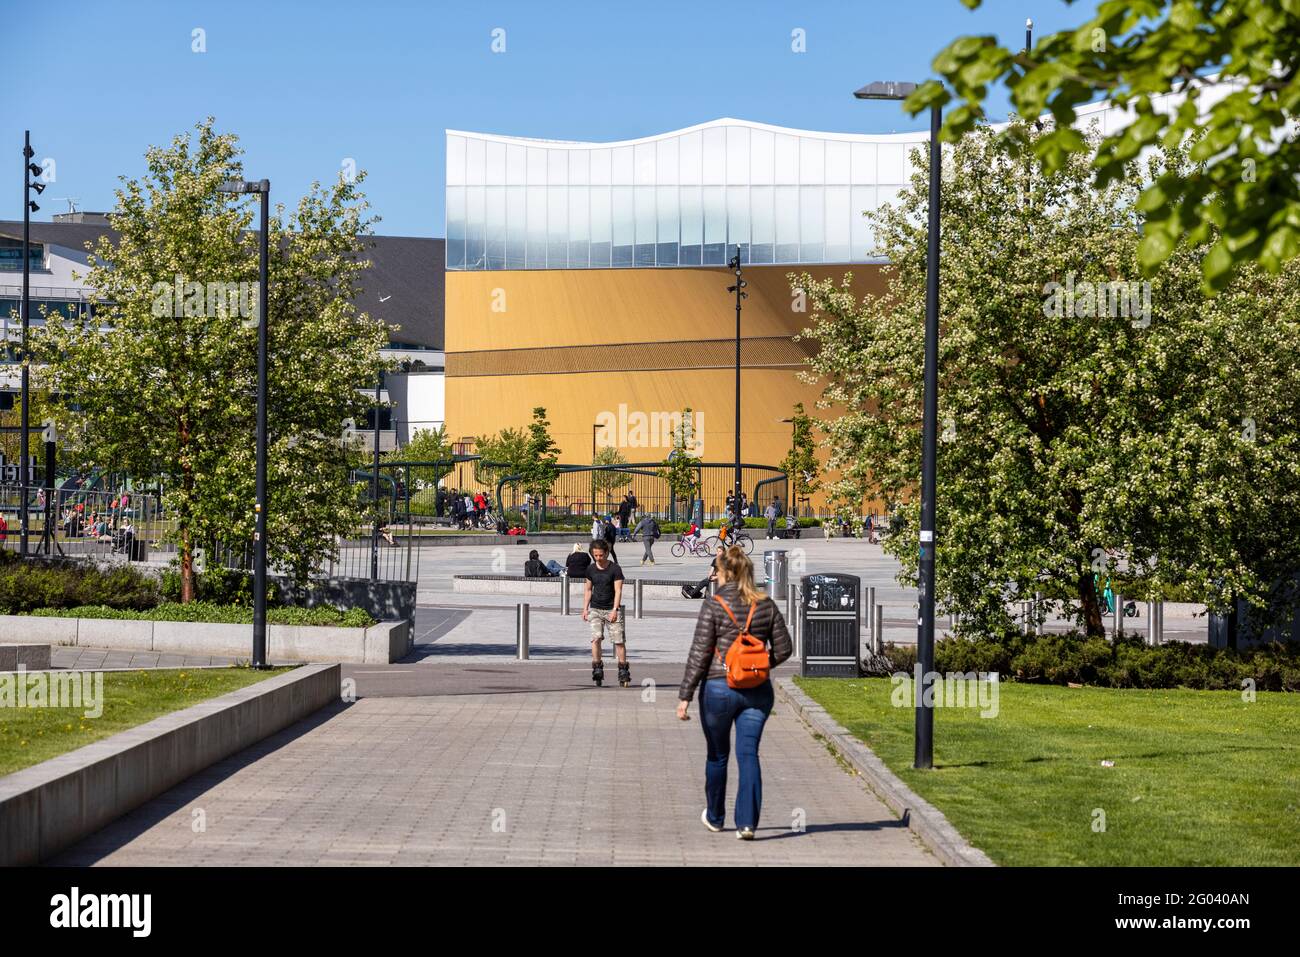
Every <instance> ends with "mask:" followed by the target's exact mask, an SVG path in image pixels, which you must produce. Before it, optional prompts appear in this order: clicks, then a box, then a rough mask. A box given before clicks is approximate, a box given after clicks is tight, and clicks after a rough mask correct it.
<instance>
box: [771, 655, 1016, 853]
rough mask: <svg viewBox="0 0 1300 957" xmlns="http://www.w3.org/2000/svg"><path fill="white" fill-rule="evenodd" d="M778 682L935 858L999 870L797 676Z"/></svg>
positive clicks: (812, 725) (782, 691)
mask: <svg viewBox="0 0 1300 957" xmlns="http://www.w3.org/2000/svg"><path fill="white" fill-rule="evenodd" d="M775 684H776V687H777V691H778V693H779V694H780V696H781V698H782V699H783V700H784V701H785V702H786V703H787V704H789V705H790V706H791V707H792V708H794V710H795V713H796V714H798V715H799V718H800V720H802V721H803V723H804V724H805V725H807V726H808V728H809V730H811V731H813V732H814V733H816V734H820V735H821V736H822V737H824V738H826V740H827V741H829V742H830V743H831V744H832V745H834V747H835V749H836V750H837V751H838V752H839V753H840V754H841V755H842V756H843V757H844V760H846V761H847V762H848V763H849V764H850V765H852V767H853V769H854V770H855V771H857V772H858V773H859V774H861V775H862V777H863V780H865V781H866V782H867V786H868V787H870V788H871V790H872V791H874V792H875V793H876V796H877V797H879V798H880V799H881V800H882V801H884V802H885V803H886V804H887V805H889V807H890V809H891V810H892V811H893V812H894V813H895V814H897V815H898V816H899V817H900V818H901V819H902V820H903V822H904V823H905V824H906V825H907V826H908V827H909V828H910V829H911V830H912V831H913V832H914V833H915V834H916V836H917V837H919V838H920V839H921V843H923V844H924V845H925V846H926V847H928V848H929V849H930V851H931V852H933V853H934V856H935V857H937V858H939V860H941V861H943V863H944V864H945V865H947V866H948V867H996V866H997V865H996V864H994V863H993V861H992V859H991V858H990V857H989V856H988V855H987V854H985V853H984V852H983V851H981V850H980V849H979V848H977V847H974V846H973V845H972V844H971V843H970V842H969V841H967V840H966V838H964V837H962V836H961V834H960V832H958V830H957V829H956V828H955V827H953V826H952V824H951V823H950V822H949V821H948V819H947V818H946V817H944V816H943V812H942V811H940V810H939V809H938V808H936V807H935V806H934V805H933V804H931V803H930V802H929V801H926V800H925V799H924V798H922V797H921V796H920V795H918V794H917V793H916V792H915V791H913V790H912V789H911V788H909V787H908V786H907V785H906V784H904V783H903V781H902V779H901V778H899V777H898V775H896V774H895V773H894V772H893V771H891V770H889V768H888V767H886V766H885V762H883V761H881V760H880V758H878V757H877V756H876V754H875V752H873V751H872V750H871V749H870V748H868V747H867V746H866V745H865V744H863V743H862V742H861V741H859V740H858V739H857V738H855V737H854V736H853V735H852V734H850V733H849V731H848V730H847V729H846V728H845V727H844V726H843V725H841V724H840V723H839V722H838V721H836V720H835V719H834V718H832V717H831V716H830V714H828V713H827V711H826V709H825V708H823V707H822V706H821V705H819V704H818V703H817V702H816V701H814V700H813V699H812V698H810V697H808V695H806V694H804V692H803V691H802V690H801V689H800V688H799V687H798V686H797V685H796V684H795V683H794V680H793V679H792V678H777V679H776V680H775Z"/></svg>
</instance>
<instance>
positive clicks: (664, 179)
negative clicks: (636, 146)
mask: <svg viewBox="0 0 1300 957" xmlns="http://www.w3.org/2000/svg"><path fill="white" fill-rule="evenodd" d="M677 143H678V137H676V136H670V137H668V138H667V139H664V140H659V141H658V142H657V143H656V144H655V150H656V153H657V155H656V157H655V175H656V177H657V179H656V180H655V185H657V186H676V185H677V166H678V162H679V160H678V157H677Z"/></svg>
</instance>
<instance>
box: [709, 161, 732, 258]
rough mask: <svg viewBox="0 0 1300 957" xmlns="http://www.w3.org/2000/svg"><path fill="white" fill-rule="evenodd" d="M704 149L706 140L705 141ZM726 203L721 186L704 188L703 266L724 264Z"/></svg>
mask: <svg viewBox="0 0 1300 957" xmlns="http://www.w3.org/2000/svg"><path fill="white" fill-rule="evenodd" d="M705 149H706V151H707V149H708V140H707V138H706V139H705ZM726 248H727V201H726V196H725V195H724V194H723V187H721V186H705V187H704V265H706V266H721V265H722V264H723V263H724V262H726V255H725V251H726Z"/></svg>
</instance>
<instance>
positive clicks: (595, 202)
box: [591, 150, 614, 269]
mask: <svg viewBox="0 0 1300 957" xmlns="http://www.w3.org/2000/svg"><path fill="white" fill-rule="evenodd" d="M606 152H608V150H607V151H606ZM613 227H614V217H613V210H612V208H611V206H610V196H609V187H608V186H593V187H591V268H593V269H596V268H607V267H608V266H609V256H610V250H611V248H612V245H613V244H612V238H613Z"/></svg>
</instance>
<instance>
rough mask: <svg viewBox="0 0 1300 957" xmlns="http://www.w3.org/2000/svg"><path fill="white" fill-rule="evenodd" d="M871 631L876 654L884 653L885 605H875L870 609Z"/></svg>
mask: <svg viewBox="0 0 1300 957" xmlns="http://www.w3.org/2000/svg"><path fill="white" fill-rule="evenodd" d="M871 633H872V640H873V641H874V642H875V643H876V647H875V652H876V654H878V655H883V654H884V653H885V606H884V605H875V606H874V607H873V608H872V609H871Z"/></svg>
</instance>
